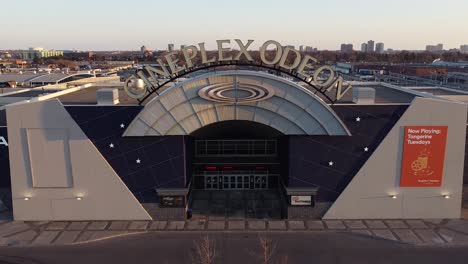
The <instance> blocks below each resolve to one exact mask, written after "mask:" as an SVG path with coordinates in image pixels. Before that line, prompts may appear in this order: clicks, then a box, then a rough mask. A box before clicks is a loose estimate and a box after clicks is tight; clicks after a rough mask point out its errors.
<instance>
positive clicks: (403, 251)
mask: <svg viewBox="0 0 468 264" xmlns="http://www.w3.org/2000/svg"><path fill="white" fill-rule="evenodd" d="M205 236H208V238H209V241H210V242H211V243H212V244H213V245H214V248H215V250H213V251H210V252H215V261H214V263H222V264H230V263H233V264H234V263H235V264H239V263H242V264H248V263H263V262H262V260H261V255H262V253H263V252H264V250H262V248H261V246H260V238H266V239H267V240H269V241H271V242H270V247H271V248H274V250H272V254H271V256H272V262H270V263H283V264H286V263H288V264H292V263H308V264H309V263H333V264H338V263H346V264H352V263H359V264H363V263H389V264H390V263H392V264H393V263H398V264H405V263H408V264H415V263H424V264H432V263H434V264H436V263H437V264H440V263H450V264H457V263H463V264H465V263H467V259H468V247H466V246H465V247H461V246H415V245H410V244H405V243H401V242H396V241H390V240H385V239H379V238H375V237H370V236H366V235H358V234H351V233H329V232H323V233H321V232H313V233H311V232H294V233H285V232H233V233H230V232H223V233H220V232H206V231H205V232H184V233H182V232H181V233H177V232H172V233H171V232H165V233H140V234H134V235H126V236H120V237H114V238H108V239H102V240H98V241H93V242H83V243H75V244H70V245H47V246H23V247H0V263H2V264H3V263H8V264H12V263H15V264H16V263H26V264H49V263H50V264H55V263H57V264H59V263H60V264H63V263H66V264H75V263H76V264H78V263H79V264H83V263H87V264H88V263H99V264H105V263H109V264H111V263H112V264H120V263H138V264H145V263H152V264H154V263H163V264H164V263H199V262H198V259H199V254H197V253H196V245H197V244H198V245H202V244H206V243H203V242H202V238H203V237H205Z"/></svg>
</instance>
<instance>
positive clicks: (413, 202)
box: [323, 98, 467, 219]
mask: <svg viewBox="0 0 468 264" xmlns="http://www.w3.org/2000/svg"><path fill="white" fill-rule="evenodd" d="M466 120H467V107H466V105H465V104H462V103H455V102H447V101H439V100H433V99H427V98H415V99H414V101H413V102H412V104H411V105H410V106H409V108H408V109H407V111H406V112H405V114H404V115H403V116H402V117H401V119H400V120H399V121H398V122H397V124H396V125H395V126H394V127H393V128H392V130H391V131H390V132H389V134H388V135H387V136H386V138H385V139H384V140H383V141H382V143H381V144H380V145H379V146H378V148H377V149H376V150H375V152H374V153H373V154H372V156H371V157H370V158H369V160H368V161H367V162H366V163H365V164H364V165H363V167H362V168H361V169H360V171H359V172H358V173H357V175H356V176H355V177H354V178H353V180H352V181H351V182H350V183H349V185H348V186H347V187H346V189H345V190H344V191H343V193H341V195H340V196H339V197H338V199H337V200H336V202H335V203H334V204H333V206H332V207H331V208H330V209H329V210H328V212H327V213H326V214H325V216H324V217H323V218H324V219H377V218H380V219H382V218H387V219H388V218H459V217H460V213H461V199H462V186H463V167H464V158H465V134H466ZM361 122H362V123H363V125H365V120H362V121H361ZM404 126H448V134H447V145H446V155H445V165H444V166H445V167H444V175H443V178H442V186H441V187H399V185H400V171H401V160H402V149H403V138H404V137H403V134H404ZM393 195H395V196H396V198H395V199H394V198H392V196H393ZM444 195H449V196H450V198H449V199H446V198H444Z"/></svg>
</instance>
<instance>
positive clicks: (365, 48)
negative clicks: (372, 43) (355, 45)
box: [361, 43, 367, 52]
mask: <svg viewBox="0 0 468 264" xmlns="http://www.w3.org/2000/svg"><path fill="white" fill-rule="evenodd" d="M361 52H367V43H362V44H361Z"/></svg>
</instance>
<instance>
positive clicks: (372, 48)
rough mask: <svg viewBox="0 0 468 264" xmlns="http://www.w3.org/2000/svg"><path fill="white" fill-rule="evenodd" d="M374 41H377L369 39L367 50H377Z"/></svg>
mask: <svg viewBox="0 0 468 264" xmlns="http://www.w3.org/2000/svg"><path fill="white" fill-rule="evenodd" d="M374 43H375V42H374V41H373V40H369V41H367V52H374V51H375V49H374Z"/></svg>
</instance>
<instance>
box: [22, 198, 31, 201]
mask: <svg viewBox="0 0 468 264" xmlns="http://www.w3.org/2000/svg"><path fill="white" fill-rule="evenodd" d="M23 199H24V200H25V201H29V199H31V198H30V197H24V198H23Z"/></svg>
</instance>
